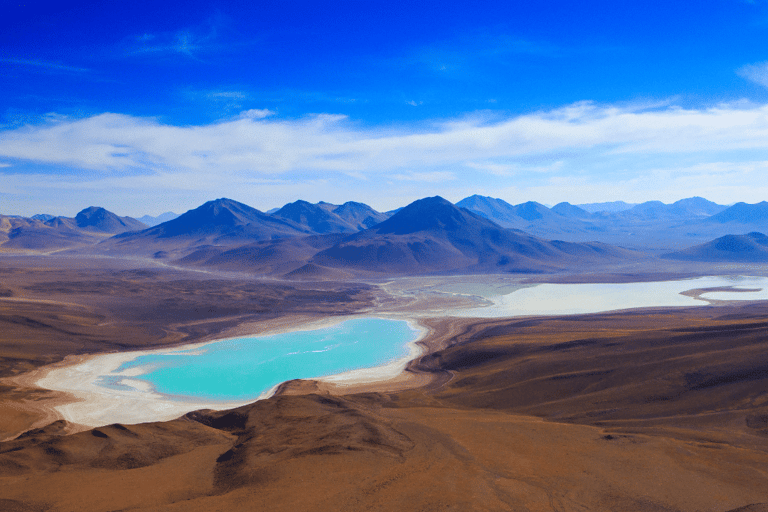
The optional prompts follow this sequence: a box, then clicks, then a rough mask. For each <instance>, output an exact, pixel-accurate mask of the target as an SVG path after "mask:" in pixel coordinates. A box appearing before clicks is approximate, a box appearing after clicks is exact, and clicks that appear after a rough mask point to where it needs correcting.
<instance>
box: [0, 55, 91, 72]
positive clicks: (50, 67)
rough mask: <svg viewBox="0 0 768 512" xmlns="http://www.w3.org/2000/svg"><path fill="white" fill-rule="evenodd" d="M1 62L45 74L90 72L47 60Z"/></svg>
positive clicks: (2, 59) (6, 60)
mask: <svg viewBox="0 0 768 512" xmlns="http://www.w3.org/2000/svg"><path fill="white" fill-rule="evenodd" d="M0 62H1V63H3V64H11V65H15V66H22V67H25V68H28V69H33V70H36V71H40V72H45V73H87V72H88V71H89V70H88V69H87V68H80V67H77V66H68V65H66V64H61V63H58V62H51V61H45V60H35V59H11V58H0Z"/></svg>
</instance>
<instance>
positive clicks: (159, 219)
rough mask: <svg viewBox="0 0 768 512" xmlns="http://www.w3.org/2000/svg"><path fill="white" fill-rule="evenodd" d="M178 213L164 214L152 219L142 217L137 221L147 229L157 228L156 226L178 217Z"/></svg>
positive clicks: (149, 216) (146, 216)
mask: <svg viewBox="0 0 768 512" xmlns="http://www.w3.org/2000/svg"><path fill="white" fill-rule="evenodd" d="M178 216H179V214H178V213H173V212H165V213H161V214H160V215H158V216H157V217H152V216H151V215H144V216H142V217H139V218H138V220H139V221H140V222H143V223H144V224H146V225H147V226H149V227H152V226H157V225H158V224H162V223H163V222H168V221H169V220H173V219H175V218H176V217H178Z"/></svg>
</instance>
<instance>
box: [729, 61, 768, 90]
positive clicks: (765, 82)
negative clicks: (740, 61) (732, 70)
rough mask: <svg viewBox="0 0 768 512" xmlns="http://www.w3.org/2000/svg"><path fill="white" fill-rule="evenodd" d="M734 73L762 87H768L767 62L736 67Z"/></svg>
mask: <svg viewBox="0 0 768 512" xmlns="http://www.w3.org/2000/svg"><path fill="white" fill-rule="evenodd" d="M736 74H737V75H739V76H740V77H742V78H746V79H747V80H749V81H751V82H755V83H756V84H759V85H762V86H763V87H768V62H758V63H756V64H747V65H746V66H742V67H740V68H739V69H737V70H736Z"/></svg>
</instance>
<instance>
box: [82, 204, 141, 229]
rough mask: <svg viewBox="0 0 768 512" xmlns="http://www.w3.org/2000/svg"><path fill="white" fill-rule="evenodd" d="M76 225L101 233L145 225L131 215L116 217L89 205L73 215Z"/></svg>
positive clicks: (139, 227) (138, 227)
mask: <svg viewBox="0 0 768 512" xmlns="http://www.w3.org/2000/svg"><path fill="white" fill-rule="evenodd" d="M75 223H76V224H77V227H79V228H81V229H85V230H91V231H98V232H102V233H113V234H114V233H124V232H126V231H140V230H142V229H146V228H147V225H146V224H144V223H143V222H141V221H138V220H136V219H134V218H132V217H118V216H117V215H115V214H114V213H112V212H110V211H107V210H105V209H104V208H101V207H99V206H90V207H88V208H86V209H85V210H82V211H81V212H80V213H78V214H77V215H76V216H75Z"/></svg>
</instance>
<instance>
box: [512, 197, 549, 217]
mask: <svg viewBox="0 0 768 512" xmlns="http://www.w3.org/2000/svg"><path fill="white" fill-rule="evenodd" d="M515 210H516V212H517V216H518V217H521V218H523V219H525V220H537V219H543V218H544V217H545V216H546V215H547V214H548V213H549V208H547V207H546V206H544V205H543V204H541V203H537V202H536V201H528V202H526V203H522V204H518V205H517V206H515Z"/></svg>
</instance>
